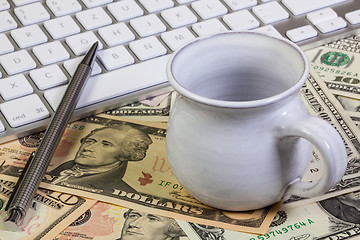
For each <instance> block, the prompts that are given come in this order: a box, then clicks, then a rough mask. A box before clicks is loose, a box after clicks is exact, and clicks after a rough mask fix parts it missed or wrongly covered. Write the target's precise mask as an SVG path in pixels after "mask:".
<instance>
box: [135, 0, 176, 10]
mask: <svg viewBox="0 0 360 240" xmlns="http://www.w3.org/2000/svg"><path fill="white" fill-rule="evenodd" d="M139 2H140V3H141V5H143V6H144V8H145V9H146V10H147V11H148V12H149V13H153V12H158V11H161V10H164V9H167V8H171V7H173V6H174V2H173V1H172V0H139Z"/></svg>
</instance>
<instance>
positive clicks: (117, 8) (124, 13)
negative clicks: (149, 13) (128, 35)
mask: <svg viewBox="0 0 360 240" xmlns="http://www.w3.org/2000/svg"><path fill="white" fill-rule="evenodd" d="M107 9H108V10H109V12H110V13H111V14H112V15H113V16H114V18H115V19H116V20H117V21H119V22H121V21H125V20H128V19H131V18H135V17H139V16H142V15H143V14H144V11H143V10H142V8H141V7H140V6H139V5H138V4H137V3H136V2H135V1H134V0H123V1H120V2H116V3H110V4H109V5H108V6H107Z"/></svg>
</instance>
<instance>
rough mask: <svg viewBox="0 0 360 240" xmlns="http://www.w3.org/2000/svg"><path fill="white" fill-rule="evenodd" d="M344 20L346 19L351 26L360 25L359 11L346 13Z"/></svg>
mask: <svg viewBox="0 0 360 240" xmlns="http://www.w3.org/2000/svg"><path fill="white" fill-rule="evenodd" d="M345 18H346V20H348V21H349V23H351V24H353V25H354V24H358V23H360V9H359V10H356V11H353V12H349V13H346V14H345Z"/></svg>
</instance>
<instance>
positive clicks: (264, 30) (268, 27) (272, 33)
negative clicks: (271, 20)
mask: <svg viewBox="0 0 360 240" xmlns="http://www.w3.org/2000/svg"><path fill="white" fill-rule="evenodd" d="M252 31H254V32H259V33H263V34H267V35H269V36H274V37H278V38H283V36H282V35H281V34H280V33H279V32H278V30H276V28H274V26H272V25H266V26H262V27H259V28H255V29H254V30H252Z"/></svg>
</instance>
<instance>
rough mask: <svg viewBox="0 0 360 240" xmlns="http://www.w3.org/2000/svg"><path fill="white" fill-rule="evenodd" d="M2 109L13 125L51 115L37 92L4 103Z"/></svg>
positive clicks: (0, 108)
mask: <svg viewBox="0 0 360 240" xmlns="http://www.w3.org/2000/svg"><path fill="white" fill-rule="evenodd" d="M0 110H1V112H2V113H3V114H4V117H5V118H6V120H7V121H8V123H9V125H10V126H11V127H20V126H23V125H26V124H29V123H32V122H36V121H39V120H41V119H44V118H47V117H49V116H50V114H49V111H48V110H47V109H46V107H45V105H44V104H43V102H42V101H41V100H40V98H39V96H38V95H36V94H31V95H28V96H25V97H22V98H18V99H15V100H12V101H9V102H5V103H2V104H0Z"/></svg>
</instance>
